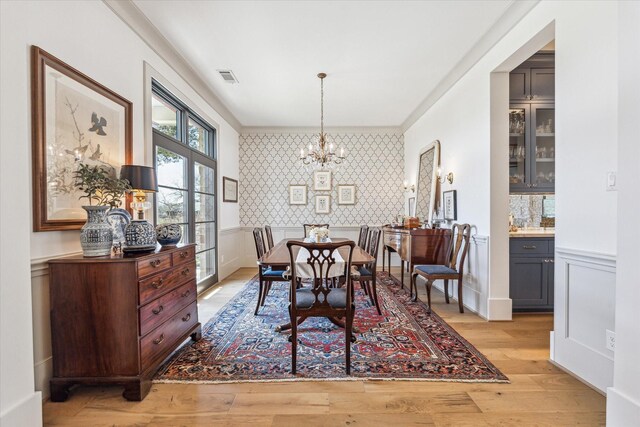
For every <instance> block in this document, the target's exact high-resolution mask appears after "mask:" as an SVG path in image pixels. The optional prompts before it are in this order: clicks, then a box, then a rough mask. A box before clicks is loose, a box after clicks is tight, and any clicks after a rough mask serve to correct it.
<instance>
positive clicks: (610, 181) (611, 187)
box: [607, 172, 618, 191]
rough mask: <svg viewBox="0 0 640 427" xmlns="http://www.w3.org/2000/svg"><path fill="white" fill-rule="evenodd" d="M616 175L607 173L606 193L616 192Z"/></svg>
mask: <svg viewBox="0 0 640 427" xmlns="http://www.w3.org/2000/svg"><path fill="white" fill-rule="evenodd" d="M617 190H618V187H617V183H616V173H615V172H607V191H617Z"/></svg>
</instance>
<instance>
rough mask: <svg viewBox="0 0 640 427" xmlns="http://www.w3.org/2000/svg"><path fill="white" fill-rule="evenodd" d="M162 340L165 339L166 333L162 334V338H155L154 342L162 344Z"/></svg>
mask: <svg viewBox="0 0 640 427" xmlns="http://www.w3.org/2000/svg"><path fill="white" fill-rule="evenodd" d="M162 341H164V334H162V335H160V338H156V339H155V340H153V343H154V344H155V345H158V344H160V343H161V342H162Z"/></svg>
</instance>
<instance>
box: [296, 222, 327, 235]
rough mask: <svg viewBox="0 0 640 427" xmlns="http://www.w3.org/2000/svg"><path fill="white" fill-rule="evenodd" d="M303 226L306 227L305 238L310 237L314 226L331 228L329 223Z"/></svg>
mask: <svg viewBox="0 0 640 427" xmlns="http://www.w3.org/2000/svg"><path fill="white" fill-rule="evenodd" d="M302 226H303V227H304V237H305V238H307V237H309V233H310V232H311V229H312V228H320V227H324V228H329V224H302Z"/></svg>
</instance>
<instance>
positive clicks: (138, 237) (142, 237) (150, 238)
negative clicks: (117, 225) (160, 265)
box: [123, 219, 156, 252]
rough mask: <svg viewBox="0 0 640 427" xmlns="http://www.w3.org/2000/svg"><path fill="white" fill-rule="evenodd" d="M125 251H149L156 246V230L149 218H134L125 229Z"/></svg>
mask: <svg viewBox="0 0 640 427" xmlns="http://www.w3.org/2000/svg"><path fill="white" fill-rule="evenodd" d="M124 238H125V246H124V248H123V250H124V252H147V251H153V250H155V248H156V231H155V230H154V228H153V225H151V224H150V223H149V222H148V221H147V220H145V219H134V220H131V222H130V223H129V224H128V225H127V228H125V230H124Z"/></svg>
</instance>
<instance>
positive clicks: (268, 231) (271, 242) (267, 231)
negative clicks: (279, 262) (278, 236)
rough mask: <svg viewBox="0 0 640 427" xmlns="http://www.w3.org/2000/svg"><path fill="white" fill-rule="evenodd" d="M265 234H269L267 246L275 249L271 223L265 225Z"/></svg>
mask: <svg viewBox="0 0 640 427" xmlns="http://www.w3.org/2000/svg"><path fill="white" fill-rule="evenodd" d="M264 234H266V235H267V246H268V248H269V250H271V249H273V233H271V226H270V225H265V226H264Z"/></svg>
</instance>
